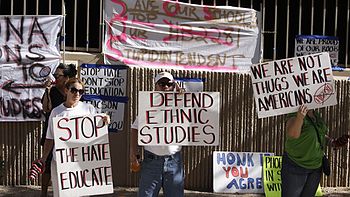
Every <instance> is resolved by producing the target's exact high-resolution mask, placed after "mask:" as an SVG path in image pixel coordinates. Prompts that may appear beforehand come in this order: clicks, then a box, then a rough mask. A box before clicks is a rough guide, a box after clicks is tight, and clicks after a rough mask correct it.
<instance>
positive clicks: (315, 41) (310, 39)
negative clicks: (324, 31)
mask: <svg viewBox="0 0 350 197" xmlns="http://www.w3.org/2000/svg"><path fill="white" fill-rule="evenodd" d="M321 52H328V53H329V57H330V59H331V64H332V66H337V65H338V53H339V39H338V38H337V37H334V36H317V35H298V36H296V37H295V50H294V54H295V56H303V55H310V54H314V53H321Z"/></svg>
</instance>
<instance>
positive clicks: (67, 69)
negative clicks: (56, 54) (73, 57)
mask: <svg viewBox="0 0 350 197" xmlns="http://www.w3.org/2000/svg"><path fill="white" fill-rule="evenodd" d="M57 68H59V69H62V70H63V75H64V76H65V77H68V78H72V77H75V76H76V75H77V72H78V71H77V69H76V66H75V65H74V64H63V63H60V64H59V65H58V66H57Z"/></svg>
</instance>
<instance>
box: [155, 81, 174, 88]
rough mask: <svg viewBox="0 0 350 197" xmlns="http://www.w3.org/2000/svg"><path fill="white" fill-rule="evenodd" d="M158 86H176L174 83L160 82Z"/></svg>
mask: <svg viewBox="0 0 350 197" xmlns="http://www.w3.org/2000/svg"><path fill="white" fill-rule="evenodd" d="M158 85H159V86H162V87H165V86H168V87H172V86H174V85H175V83H174V82H158Z"/></svg>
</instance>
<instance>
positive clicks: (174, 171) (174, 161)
mask: <svg viewBox="0 0 350 197" xmlns="http://www.w3.org/2000/svg"><path fill="white" fill-rule="evenodd" d="M154 82H155V90H156V91H174V89H175V91H177V90H178V87H177V86H176V83H175V81H174V77H173V76H172V75H171V74H170V73H168V72H161V73H159V74H157V75H156V77H155V78H154ZM137 133H138V118H136V119H135V121H134V123H133V124H132V126H131V143H130V145H131V147H130V162H131V163H135V162H138V161H137V155H138V146H137ZM143 158H144V159H143V161H142V164H141V173H140V180H139V191H138V196H140V197H146V196H147V197H152V196H158V193H159V191H160V189H161V188H163V193H164V196H167V197H171V196H174V197H181V196H184V169H183V161H182V156H181V146H177V145H170V146H145V147H144V155H143Z"/></svg>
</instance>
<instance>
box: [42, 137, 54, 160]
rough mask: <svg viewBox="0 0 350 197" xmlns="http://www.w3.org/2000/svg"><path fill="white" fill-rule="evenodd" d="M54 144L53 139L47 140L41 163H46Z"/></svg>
mask: <svg viewBox="0 0 350 197" xmlns="http://www.w3.org/2000/svg"><path fill="white" fill-rule="evenodd" d="M53 145H54V142H53V139H45V144H44V150H43V156H42V157H41V159H40V160H41V161H43V162H45V161H46V159H47V157H48V156H49V154H50V152H51V151H52V148H53Z"/></svg>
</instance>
